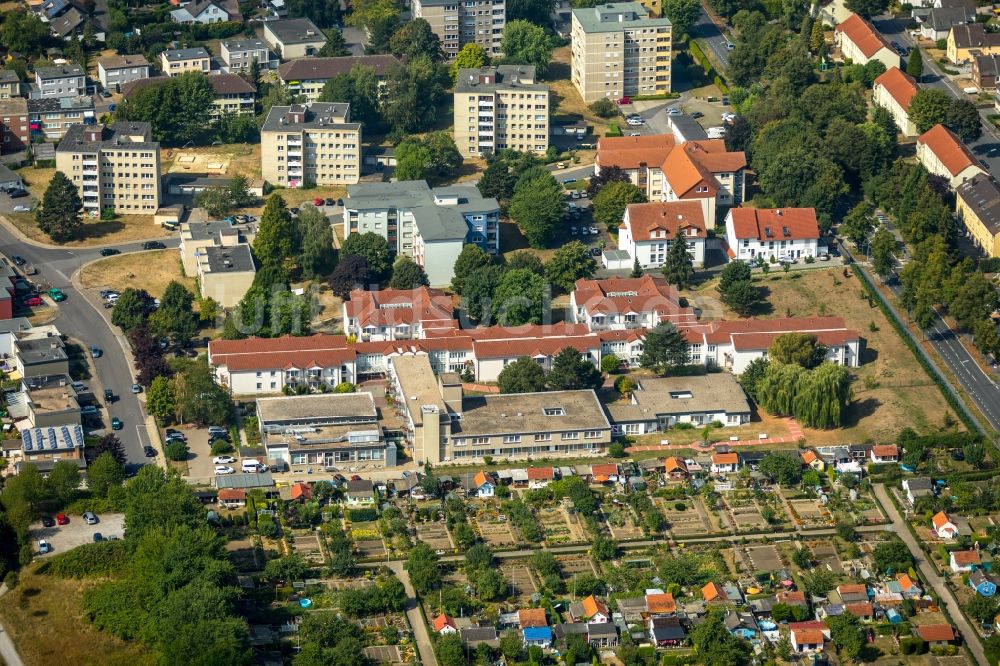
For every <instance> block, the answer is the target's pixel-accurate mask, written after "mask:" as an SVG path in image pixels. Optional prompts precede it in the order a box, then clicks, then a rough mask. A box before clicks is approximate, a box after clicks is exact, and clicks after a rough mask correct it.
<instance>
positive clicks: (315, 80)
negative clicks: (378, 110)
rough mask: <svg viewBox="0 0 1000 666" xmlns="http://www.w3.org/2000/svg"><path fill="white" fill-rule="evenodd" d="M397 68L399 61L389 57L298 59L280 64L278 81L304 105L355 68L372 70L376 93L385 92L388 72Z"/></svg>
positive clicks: (382, 55) (391, 56) (317, 97)
mask: <svg viewBox="0 0 1000 666" xmlns="http://www.w3.org/2000/svg"><path fill="white" fill-rule="evenodd" d="M398 64H399V59H398V58H397V57H396V56H394V55H391V54H388V53H381V54H376V55H362V56H338V57H335V58H301V59H299V60H292V61H290V62H284V63H281V65H280V66H279V67H278V78H279V79H280V80H281V82H282V83H284V84H285V87H286V88H288V92H289V93H291V94H292V95H295V96H297V95H301V96H303V97H304V99H305V101H307V102H311V101H315V100H317V99H319V95H320V93H321V92H323V87H324V86H325V85H326V83H327V81H329V80H330V79H332V78H333V77H335V76H339V75H340V74H347V73H349V72H350V71H351V70H352V69H354V68H355V67H368V68H370V69H374V70H375V79H376V80H377V82H378V86H379V91H380V92H382V91H384V89H385V81H386V78H387V77H388V74H389V70H390V69H391V68H392V67H393V66H394V65H398Z"/></svg>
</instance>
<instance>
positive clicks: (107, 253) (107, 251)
mask: <svg viewBox="0 0 1000 666" xmlns="http://www.w3.org/2000/svg"><path fill="white" fill-rule="evenodd" d="M121 253H122V251H121V250H119V249H118V248H116V247H106V248H104V249H103V250H101V256H102V257H112V256H114V255H116V254H121Z"/></svg>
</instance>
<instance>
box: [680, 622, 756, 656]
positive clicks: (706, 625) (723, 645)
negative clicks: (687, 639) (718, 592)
mask: <svg viewBox="0 0 1000 666" xmlns="http://www.w3.org/2000/svg"><path fill="white" fill-rule="evenodd" d="M691 645H692V647H693V649H694V654H695V655H696V656H697V657H698V661H699V662H700V663H704V664H713V666H715V665H716V664H717V665H718V666H742V665H743V664H745V663H747V656H748V655H749V654H750V653H751V650H750V647H749V646H748V645H747V643H746V642H745V641H743V640H741V639H739V638H737V637H736V636H734V635H733V634H731V633H729V630H728V629H726V625H725V624H723V622H722V615H721V614H720V613H718V612H713V613H710V614H709V615H708V617H706V618H705V620H704V621H703V622H702V623H701V624H699V625H698V626H697V627H695V629H694V631H692V632H691Z"/></svg>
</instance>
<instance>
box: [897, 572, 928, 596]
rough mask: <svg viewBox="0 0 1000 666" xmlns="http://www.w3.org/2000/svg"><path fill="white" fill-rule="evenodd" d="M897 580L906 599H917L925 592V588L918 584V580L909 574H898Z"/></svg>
mask: <svg viewBox="0 0 1000 666" xmlns="http://www.w3.org/2000/svg"><path fill="white" fill-rule="evenodd" d="M896 582H898V583H899V590H900V593H901V594H902V595H903V598H904V599H917V598H919V597H922V596H923V594H924V591H923V589H921V587H920V586H919V585H917V581H915V580H913V579H912V578H910V575H909V574H905V573H901V574H897V575H896Z"/></svg>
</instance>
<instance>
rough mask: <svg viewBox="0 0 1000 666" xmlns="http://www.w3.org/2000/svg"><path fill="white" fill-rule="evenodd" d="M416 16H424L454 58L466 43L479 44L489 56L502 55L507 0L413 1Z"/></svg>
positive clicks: (448, 57)
mask: <svg viewBox="0 0 1000 666" xmlns="http://www.w3.org/2000/svg"><path fill="white" fill-rule="evenodd" d="M410 6H411V8H412V11H413V18H415V19H417V18H422V19H424V20H425V21H427V23H429V24H430V26H431V31H432V32H433V33H434V34H435V35H437V36H438V37H439V38H440V39H441V50H442V51H444V56H445V58H447V59H448V60H454V58H455V56H456V55H458V52H459V51H461V50H462V47H463V46H465V45H466V44H479V45H480V46H481V47H483V50H484V51H486V55H488V56H499V55H501V51H500V38H501V37H503V27H504V25H505V24H506V22H507V7H506V3H505V0H413V3H412V4H411V5H410Z"/></svg>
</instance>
